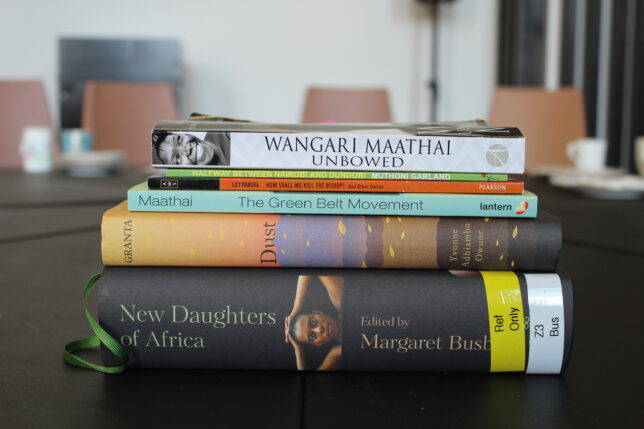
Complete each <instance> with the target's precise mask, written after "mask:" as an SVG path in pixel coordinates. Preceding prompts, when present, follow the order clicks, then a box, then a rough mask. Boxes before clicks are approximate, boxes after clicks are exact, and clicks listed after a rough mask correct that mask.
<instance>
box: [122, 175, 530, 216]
mask: <svg viewBox="0 0 644 429" xmlns="http://www.w3.org/2000/svg"><path fill="white" fill-rule="evenodd" d="M127 198H128V209H129V210H130V211H163V212H208V213H281V214H351V215H385V216H387V215H391V216H479V217H522V218H534V217H535V216H536V215H537V196H536V195H535V194H533V193H532V192H529V191H524V192H523V193H522V194H435V193H426V194H419V193H349V192H333V193H328V192H270V191H268V192H262V191H203V190H196V191H195V190H176V191H172V192H168V191H167V190H160V189H149V188H148V186H147V183H141V184H139V185H136V186H133V187H132V188H130V190H129V191H128V197H127Z"/></svg>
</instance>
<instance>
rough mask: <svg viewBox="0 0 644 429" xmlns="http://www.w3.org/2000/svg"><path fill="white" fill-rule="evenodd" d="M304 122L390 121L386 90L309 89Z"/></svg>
mask: <svg viewBox="0 0 644 429" xmlns="http://www.w3.org/2000/svg"><path fill="white" fill-rule="evenodd" d="M302 122H304V123H320V122H353V123H360V122H391V110H390V108H389V95H388V94H387V90H386V89H326V88H309V89H308V91H307V94H306V101H305V105H304V115H303V117H302Z"/></svg>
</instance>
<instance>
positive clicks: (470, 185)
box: [148, 174, 524, 194]
mask: <svg viewBox="0 0 644 429" xmlns="http://www.w3.org/2000/svg"><path fill="white" fill-rule="evenodd" d="M148 188H150V189H166V190H175V189H195V190H196V189H201V190H215V191H286V192H292V191H296V192H420V193H423V192H441V193H458V194H473V193H481V194H520V193H522V192H523V190H524V188H523V182H521V181H519V180H509V181H506V182H488V181H486V182H473V181H460V180H362V179H347V180H337V179H266V178H237V177H167V176H164V175H162V174H158V175H154V176H150V177H148Z"/></svg>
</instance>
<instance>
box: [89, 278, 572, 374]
mask: <svg viewBox="0 0 644 429" xmlns="http://www.w3.org/2000/svg"><path fill="white" fill-rule="evenodd" d="M99 286H100V292H99V316H100V323H101V325H102V326H103V327H104V328H105V329H106V330H107V332H109V333H110V334H111V335H112V336H113V337H115V338H116V339H117V340H118V341H119V342H120V343H121V344H122V345H123V346H125V349H126V350H127V353H128V355H129V362H128V366H133V367H148V368H218V369H292V370H295V369H300V370H308V369H310V370H347V371H448V372H525V373H538V374H558V373H560V372H562V371H563V370H564V369H565V367H566V365H567V363H568V360H569V356H570V350H571V340H572V328H573V317H572V286H571V282H570V280H569V279H568V278H566V277H565V276H562V275H559V274H555V273H538V274H537V273H535V274H528V273H516V272H509V271H488V272H477V271H451V272H450V271H442V270H359V269H343V270H337V269H328V270H320V269H316V270H305V269H295V268H276V269H271V270H266V269H261V268H179V267H106V268H105V270H104V272H103V275H102V277H101V280H100V285H99ZM103 360H104V361H105V363H106V364H107V365H113V364H115V363H117V360H116V359H115V358H114V357H113V356H112V355H111V353H110V352H109V351H108V350H107V349H104V350H103Z"/></svg>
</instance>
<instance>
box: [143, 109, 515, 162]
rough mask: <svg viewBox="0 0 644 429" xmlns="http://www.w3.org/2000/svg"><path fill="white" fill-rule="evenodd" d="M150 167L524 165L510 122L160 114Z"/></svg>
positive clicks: (153, 137) (154, 134)
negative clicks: (291, 120)
mask: <svg viewBox="0 0 644 429" xmlns="http://www.w3.org/2000/svg"><path fill="white" fill-rule="evenodd" d="M152 158H153V166H154V167H157V168H168V167H170V166H171V167H172V168H219V169H221V168H222V167H223V168H230V169H285V170H361V171H364V170H368V171H432V172H464V173H515V174H520V173H523V169H524V162H525V138H524V137H523V134H522V133H521V131H519V130H518V129H517V128H503V127H488V126H485V125H484V123H483V122H480V121H469V122H461V123H445V124H433V125H432V124H377V125H374V124H301V125H272V124H260V123H253V122H209V121H174V122H172V121H164V122H161V123H160V124H158V125H157V126H156V127H155V129H154V131H153V133H152Z"/></svg>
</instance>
